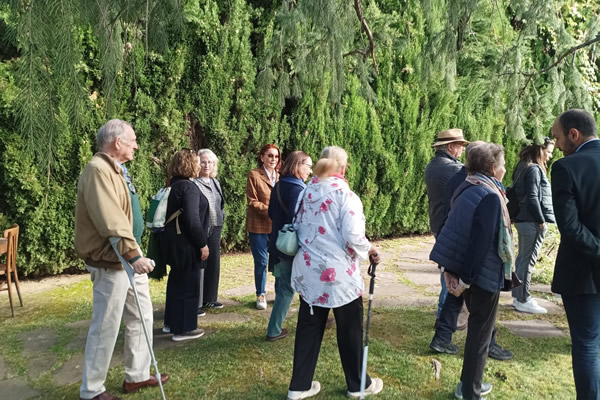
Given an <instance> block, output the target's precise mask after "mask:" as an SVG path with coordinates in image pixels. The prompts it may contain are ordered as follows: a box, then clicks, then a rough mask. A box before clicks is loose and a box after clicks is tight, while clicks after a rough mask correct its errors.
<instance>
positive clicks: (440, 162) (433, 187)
mask: <svg viewBox="0 0 600 400" xmlns="http://www.w3.org/2000/svg"><path fill="white" fill-rule="evenodd" d="M462 166H463V164H462V163H461V162H460V161H458V160H457V159H456V158H454V157H452V156H451V155H450V154H448V153H445V152H443V151H436V152H435V157H433V159H432V160H431V161H430V162H429V164H427V167H425V186H426V187H427V198H428V199H429V227H430V229H431V232H433V234H434V235H435V236H437V235H438V233H440V231H441V230H442V226H443V225H444V221H445V220H446V216H447V215H448V209H449V208H450V205H449V204H447V198H446V197H447V196H446V185H447V184H448V181H449V180H450V178H452V176H453V175H454V174H456V173H457V172H458V171H459V170H460V169H461V167H462Z"/></svg>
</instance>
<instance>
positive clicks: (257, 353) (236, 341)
mask: <svg viewBox="0 0 600 400" xmlns="http://www.w3.org/2000/svg"><path fill="white" fill-rule="evenodd" d="M411 241H412V242H411ZM414 241H415V238H407V239H394V240H387V241H384V242H381V245H382V247H385V248H386V251H389V249H393V248H394V247H397V246H401V245H405V244H406V243H409V242H410V243H413V242H414ZM251 265H252V258H251V256H250V255H249V254H233V255H226V256H223V259H222V276H221V282H222V283H221V287H220V290H221V292H223V291H224V290H227V289H231V288H236V287H240V286H244V285H249V284H252V283H253V273H252V267H251ZM363 268H366V265H364V264H363ZM272 279H273V278H272V277H271V276H269V280H270V281H271V280H272ZM165 285H166V281H165V280H163V281H161V282H157V281H152V282H151V293H152V297H153V301H154V305H155V311H156V315H157V316H158V315H162V310H163V304H164V296H165ZM91 295H92V291H91V282H89V281H88V280H84V281H82V282H79V283H75V284H72V285H69V286H66V287H60V288H56V289H53V290H50V291H47V292H44V293H38V294H32V295H30V296H27V297H25V299H24V300H25V302H26V306H27V307H26V309H20V307H17V308H16V309H15V311H16V315H17V317H15V318H10V317H4V315H10V314H6V313H3V314H2V315H3V317H0V337H1V338H2V340H0V355H1V357H2V358H3V359H4V361H5V363H6V365H7V367H9V368H10V374H9V377H15V376H16V377H22V378H24V379H27V380H28V381H29V383H30V384H31V385H32V386H33V387H34V388H35V389H36V390H38V391H39V392H40V393H42V396H41V398H43V399H78V398H79V392H78V389H79V383H73V384H70V385H65V386H61V385H57V384H56V383H55V381H54V378H53V377H54V375H55V374H56V371H58V370H59V369H60V368H61V367H62V366H63V364H64V363H65V362H68V360H69V359H70V358H71V357H73V356H74V355H77V354H81V352H82V351H83V347H74V346H72V342H73V340H74V339H75V338H76V337H77V335H78V334H79V332H80V331H81V327H77V325H76V324H75V325H73V324H72V323H75V322H77V321H82V320H88V319H89V318H90V316H91V311H92V310H91V305H92V303H91ZM431 295H432V296H434V295H435V294H433V293H432V294H431ZM375 296H377V292H375ZM548 298H549V297H548ZM233 299H234V300H237V301H239V302H240V303H241V304H240V305H236V306H231V307H226V308H224V309H222V310H215V311H211V312H214V313H231V312H235V313H237V314H240V315H242V316H245V317H246V318H248V319H249V320H248V322H244V323H225V322H213V323H210V324H207V323H205V322H203V319H202V318H200V319H199V326H200V327H202V328H204V329H206V331H207V335H206V336H205V337H203V338H201V339H199V340H196V341H189V342H183V343H179V344H177V345H173V346H171V347H166V348H164V347H162V348H158V349H156V356H157V359H158V364H159V368H160V370H161V372H163V373H164V372H166V373H168V374H169V375H170V376H171V379H170V381H169V383H168V384H167V385H166V386H165V391H166V395H167V398H168V399H227V400H237V399H284V398H285V395H286V393H287V389H288V384H289V380H290V377H291V369H292V358H293V350H294V346H293V336H294V333H295V322H296V315H295V314H294V315H293V316H292V317H291V318H290V319H289V320H288V321H286V323H285V326H286V327H287V328H289V329H290V330H291V335H290V337H288V338H286V339H283V340H280V341H278V342H274V343H267V342H266V341H265V340H264V339H265V335H266V326H267V320H266V319H265V317H264V316H262V315H259V314H258V313H257V312H256V310H255V309H254V301H255V298H254V296H253V295H246V296H240V297H235V298H233ZM297 306H298V303H297V300H295V301H294V303H293V304H292V308H297ZM0 307H2V308H8V301H7V299H6V296H5V295H4V296H2V297H0ZM269 307H270V305H269ZM365 310H366V307H365ZM365 314H366V313H365ZM157 318H158V317H157ZM530 318H534V317H532V316H527V315H523V314H517V313H515V312H513V311H510V310H508V309H507V308H502V309H501V311H500V313H499V315H498V319H499V320H515V319H530ZM542 318H543V319H546V320H548V321H551V322H552V323H554V324H555V325H556V326H558V327H559V328H561V329H565V330H566V319H565V317H564V314H553V315H547V316H543V317H542ZM161 322H162V321H160V320H157V321H155V332H156V329H157V328H159V327H160V326H161V325H162V324H161ZM433 322H434V307H433V306H429V307H421V308H378V309H375V310H374V312H373V318H372V321H371V335H370V346H369V373H370V374H371V375H372V376H376V377H381V378H383V381H384V389H383V392H382V393H381V394H380V395H378V396H377V397H376V398H380V399H452V398H454V395H453V393H454V389H455V387H456V384H457V382H458V379H459V377H460V370H461V365H462V351H461V353H459V356H450V355H434V354H432V353H431V352H430V351H429V347H428V345H429V342H430V340H431V337H432V335H433V328H432V327H433ZM38 328H47V329H50V330H55V331H56V333H57V334H58V341H57V343H56V344H55V345H53V346H52V347H51V348H50V349H49V350H47V351H46V352H47V353H52V355H53V356H54V357H53V359H54V361H53V362H52V363H50V365H48V367H47V369H46V370H45V371H44V372H42V373H41V375H39V376H38V377H35V378H31V377H30V376H29V375H30V373H31V372H30V371H28V365H29V363H30V362H31V359H32V358H35V357H42V356H44V354H25V353H24V351H23V349H24V344H23V340H22V339H21V338H20V336H19V335H20V334H22V333H24V332H27V331H32V330H35V329H38ZM498 329H499V333H498V342H499V343H500V344H501V345H502V346H504V347H506V348H508V349H510V350H512V351H513V352H514V354H515V359H514V360H512V361H508V362H506V361H505V362H500V361H495V360H488V364H487V366H486V371H485V375H484V379H485V380H486V381H488V382H490V383H492V385H493V386H494V389H493V391H492V393H491V394H490V395H488V396H486V397H487V398H488V399H572V398H574V397H575V392H574V385H573V378H572V371H571V356H570V340H569V338H568V336H565V337H562V338H545V339H537V338H536V339H526V338H521V337H518V336H515V335H512V334H511V333H510V331H508V329H506V328H504V327H503V326H501V325H500V324H499V325H498ZM465 334H466V333H465V332H458V333H457V334H456V335H455V342H456V343H457V344H459V346H460V347H461V349H462V348H463V347H464V341H465ZM122 346H123V343H122V338H121V336H120V337H119V341H118V343H117V348H120V349H121V348H122ZM46 352H45V353H46ZM433 358H435V359H437V360H439V361H440V362H441V364H442V370H441V377H440V380H436V379H435V377H434V373H433V368H432V359H433ZM1 364H2V363H1V362H0V378H1V377H2V375H3V373H2V368H1V367H2V365H1ZM123 376H124V373H123V365H122V362H118V363H115V364H114V367H113V368H112V369H111V370H110V372H109V375H108V378H107V382H106V387H107V390H108V391H109V392H111V393H113V394H119V393H120V386H121V382H122V380H123ZM315 379H316V380H319V381H320V382H321V386H322V390H321V393H320V394H319V395H317V396H316V397H315V399H342V398H345V392H346V388H345V381H344V375H343V372H342V368H341V364H340V361H339V355H338V352H337V345H336V332H335V329H330V330H327V331H326V333H325V337H324V339H323V346H322V348H321V355H320V357H319V362H318V365H317V370H316V373H315ZM0 386H1V382H0ZM1 393H2V389H1V388H0V398H2V397H3V396H2V394H1ZM124 397H125V398H126V399H128V400H137V399H157V398H160V392H159V390H158V389H146V390H142V391H141V392H139V393H136V394H130V395H124Z"/></svg>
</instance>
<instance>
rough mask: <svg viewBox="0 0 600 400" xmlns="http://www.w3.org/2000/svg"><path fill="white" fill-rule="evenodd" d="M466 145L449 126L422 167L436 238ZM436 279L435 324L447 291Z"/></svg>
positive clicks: (451, 348) (441, 346)
mask: <svg viewBox="0 0 600 400" xmlns="http://www.w3.org/2000/svg"><path fill="white" fill-rule="evenodd" d="M467 144H469V142H468V141H466V140H465V138H464V136H463V131H462V130H461V129H457V128H453V129H447V130H444V131H441V132H439V133H438V134H437V140H436V141H435V143H434V144H433V149H434V150H435V156H434V157H433V159H432V160H431V161H430V162H429V164H427V167H426V168H425V186H426V187H427V197H428V199H429V227H430V229H431V232H432V233H433V236H434V237H436V238H437V235H438V234H439V233H440V231H441V230H442V226H443V225H444V221H445V220H446V216H447V214H448V210H449V209H450V204H448V199H447V195H446V192H447V185H448V181H450V178H452V177H453V176H454V175H455V174H456V173H457V172H458V171H460V170H461V168H462V167H463V164H462V163H461V162H460V161H459V160H458V159H459V157H460V156H461V155H462V153H463V149H464V147H465V145H467ZM440 282H441V285H442V289H441V291H440V297H439V300H438V311H437V315H436V326H437V324H438V323H437V320H438V318H439V317H440V313H441V312H442V307H443V305H444V301H445V300H446V296H447V294H448V291H447V290H446V283H445V282H444V277H443V274H442V275H441V278H440ZM435 347H436V348H435V350H436V351H438V352H442V353H449V354H456V353H457V352H458V348H457V347H456V346H455V345H454V344H452V343H451V342H448V343H437V344H436V346H435Z"/></svg>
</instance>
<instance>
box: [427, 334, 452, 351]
mask: <svg viewBox="0 0 600 400" xmlns="http://www.w3.org/2000/svg"><path fill="white" fill-rule="evenodd" d="M429 348H430V349H431V350H433V351H435V352H436V353H447V354H456V353H458V351H459V348H458V346H457V345H455V344H454V343H451V342H444V341H443V340H442V339H440V338H438V337H434V338H433V340H432V341H431V343H430V344H429Z"/></svg>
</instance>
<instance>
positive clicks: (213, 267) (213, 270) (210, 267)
mask: <svg viewBox="0 0 600 400" xmlns="http://www.w3.org/2000/svg"><path fill="white" fill-rule="evenodd" d="M222 230H223V227H222V226H214V227H213V228H212V232H211V233H210V236H209V237H208V243H207V244H208V252H209V254H208V258H207V259H206V267H205V268H204V274H203V277H202V278H201V282H200V307H202V306H203V305H204V304H206V303H214V302H215V301H217V296H218V294H219V276H220V275H221V231H222Z"/></svg>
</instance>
